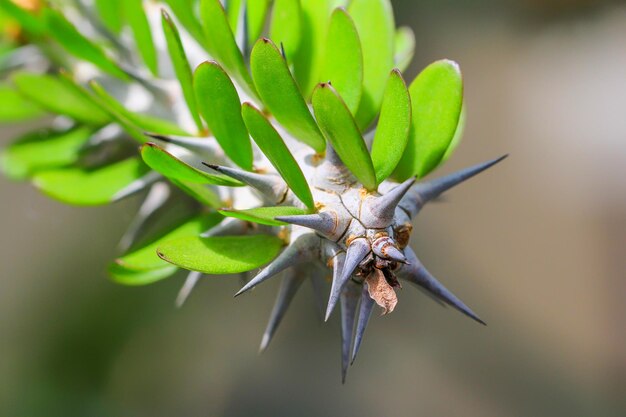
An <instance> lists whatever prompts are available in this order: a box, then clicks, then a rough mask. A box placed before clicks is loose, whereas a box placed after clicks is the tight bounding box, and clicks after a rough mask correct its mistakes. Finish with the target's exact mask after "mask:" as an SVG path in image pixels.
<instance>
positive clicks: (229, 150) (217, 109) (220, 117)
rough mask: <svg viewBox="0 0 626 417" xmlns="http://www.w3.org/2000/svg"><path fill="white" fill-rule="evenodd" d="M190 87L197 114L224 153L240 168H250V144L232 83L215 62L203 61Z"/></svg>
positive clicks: (239, 102)
mask: <svg viewBox="0 0 626 417" xmlns="http://www.w3.org/2000/svg"><path fill="white" fill-rule="evenodd" d="M193 87H194V91H195V92H196V100H197V102H198V107H199V109H200V113H201V114H202V116H203V117H204V120H205V121H206V122H207V125H208V126H209V129H210V130H211V131H212V132H213V134H214V135H215V139H217V141H218V142H219V144H220V146H221V147H222V149H224V152H225V153H226V155H227V156H228V157H229V158H230V159H231V160H232V161H233V162H234V163H236V164H237V165H239V166H240V167H242V168H243V169H246V170H251V169H252V145H251V143H250V137H249V136H248V131H247V130H246V126H245V125H244V123H243V119H242V118H241V101H239V95H238V94H237V90H236V89H235V86H234V85H233V82H232V81H231V80H230V78H229V77H228V75H227V74H226V72H224V70H223V69H222V68H221V67H220V66H219V65H218V64H217V63H215V62H203V63H202V64H200V65H199V66H198V68H196V72H195V74H194V78H193Z"/></svg>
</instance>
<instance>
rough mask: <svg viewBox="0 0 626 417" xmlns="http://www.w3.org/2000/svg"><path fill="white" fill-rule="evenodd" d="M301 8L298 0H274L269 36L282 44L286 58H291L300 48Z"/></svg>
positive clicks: (277, 43)
mask: <svg viewBox="0 0 626 417" xmlns="http://www.w3.org/2000/svg"><path fill="white" fill-rule="evenodd" d="M301 31H302V8H301V7H300V0H275V1H274V6H273V8H272V17H271V23H270V38H271V39H272V41H274V43H276V45H281V44H282V45H283V47H284V48H285V54H286V55H287V60H288V61H289V60H290V59H293V58H294V57H295V56H296V54H297V52H298V49H299V48H300V39H301V36H302V35H301Z"/></svg>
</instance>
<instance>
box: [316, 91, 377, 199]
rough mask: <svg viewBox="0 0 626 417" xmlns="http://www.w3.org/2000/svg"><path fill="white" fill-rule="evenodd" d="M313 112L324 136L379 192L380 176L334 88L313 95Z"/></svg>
mask: <svg viewBox="0 0 626 417" xmlns="http://www.w3.org/2000/svg"><path fill="white" fill-rule="evenodd" d="M312 102H313V110H314V111H315V118H316V119H317V123H318V124H319V126H320V128H321V129H322V132H324V136H326V139H327V140H328V141H329V142H330V143H331V145H332V146H333V148H334V149H335V151H336V152H337V154H338V155H339V157H340V158H341V161H342V162H343V163H344V164H345V165H346V166H347V167H348V169H350V171H351V172H352V173H353V174H354V176H355V177H357V179H358V180H359V181H361V183H362V184H363V186H364V187H365V188H367V189H368V190H374V189H376V174H375V173H374V166H373V165H372V159H371V158H370V154H369V152H368V151H367V146H366V145H365V141H364V140H363V137H362V136H361V132H360V131H359V128H358V126H357V125H356V122H355V121H354V118H353V117H352V115H351V114H350V110H348V108H347V107H346V104H345V103H344V102H343V100H342V99H341V97H340V96H339V94H337V92H336V91H335V89H334V88H333V87H332V86H331V85H330V84H320V85H318V86H317V88H316V89H315V90H314V91H313V100H312Z"/></svg>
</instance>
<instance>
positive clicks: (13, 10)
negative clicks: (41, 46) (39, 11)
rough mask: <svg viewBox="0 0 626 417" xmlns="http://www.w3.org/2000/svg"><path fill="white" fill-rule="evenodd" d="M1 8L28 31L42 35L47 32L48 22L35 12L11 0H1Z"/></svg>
mask: <svg viewBox="0 0 626 417" xmlns="http://www.w3.org/2000/svg"><path fill="white" fill-rule="evenodd" d="M0 10H1V11H3V12H4V13H6V14H7V15H8V16H10V17H11V18H12V19H14V20H15V21H16V22H17V23H18V24H19V25H20V27H22V28H23V29H24V30H25V31H26V32H28V33H30V34H32V35H35V36H42V35H45V33H46V24H45V23H44V22H43V21H42V19H41V18H40V17H39V16H37V15H36V14H34V13H31V12H29V11H27V10H25V9H23V8H21V7H20V6H18V5H17V4H15V3H14V2H13V1H11V0H0Z"/></svg>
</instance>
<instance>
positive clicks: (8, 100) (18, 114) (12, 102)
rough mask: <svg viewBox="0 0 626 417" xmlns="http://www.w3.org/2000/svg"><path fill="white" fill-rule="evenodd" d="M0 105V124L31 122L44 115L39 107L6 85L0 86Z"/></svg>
mask: <svg viewBox="0 0 626 417" xmlns="http://www.w3.org/2000/svg"><path fill="white" fill-rule="evenodd" d="M0 103H2V106H0V122H1V123H6V122H21V121H24V120H32V119H36V118H38V117H41V116H43V115H44V114H45V113H44V112H43V110H42V109H41V107H39V106H38V105H36V104H35V103H33V102H32V101H30V100H28V99H26V98H25V97H24V96H22V95H21V94H20V93H18V92H17V91H15V90H14V89H13V88H12V87H10V86H8V85H6V84H0Z"/></svg>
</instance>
